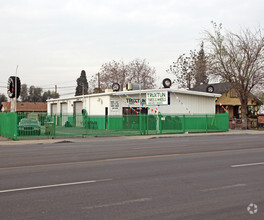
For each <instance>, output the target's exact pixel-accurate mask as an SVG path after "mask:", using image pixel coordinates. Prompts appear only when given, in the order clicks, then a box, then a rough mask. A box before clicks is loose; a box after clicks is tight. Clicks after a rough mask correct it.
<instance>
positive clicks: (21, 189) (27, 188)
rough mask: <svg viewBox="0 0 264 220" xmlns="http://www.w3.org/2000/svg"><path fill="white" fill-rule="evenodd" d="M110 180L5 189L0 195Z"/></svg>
mask: <svg viewBox="0 0 264 220" xmlns="http://www.w3.org/2000/svg"><path fill="white" fill-rule="evenodd" d="M110 180H112V179H102V180H89V181H82V182H73V183H61V184H54V185H46V186H33V187H26V188H18V189H6V190H1V191H0V193H8V192H17V191H26V190H34V189H44V188H53V187H61V186H73V185H81V184H89V183H96V182H104V181H110Z"/></svg>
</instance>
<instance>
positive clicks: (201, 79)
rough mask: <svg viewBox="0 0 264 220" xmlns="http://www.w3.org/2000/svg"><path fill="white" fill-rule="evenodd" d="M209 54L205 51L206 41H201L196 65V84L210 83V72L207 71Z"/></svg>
mask: <svg viewBox="0 0 264 220" xmlns="http://www.w3.org/2000/svg"><path fill="white" fill-rule="evenodd" d="M207 60H208V56H206V55H205V52H204V43H203V42H202V43H201V48H200V50H199V52H198V54H197V56H196V60H195V66H194V79H195V83H194V86H199V85H200V84H207V83H208V81H209V80H208V73H207V62H208V61H207Z"/></svg>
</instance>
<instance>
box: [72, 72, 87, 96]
mask: <svg viewBox="0 0 264 220" xmlns="http://www.w3.org/2000/svg"><path fill="white" fill-rule="evenodd" d="M76 81H77V87H76V90H75V96H78V95H86V94H88V82H87V78H86V73H85V71H84V70H82V72H81V75H80V77H79V78H78V79H77V80H76Z"/></svg>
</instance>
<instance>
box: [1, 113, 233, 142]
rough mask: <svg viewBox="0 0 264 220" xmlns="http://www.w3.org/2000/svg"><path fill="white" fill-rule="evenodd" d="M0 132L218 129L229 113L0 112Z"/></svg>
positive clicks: (50, 134) (118, 132) (10, 134)
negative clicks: (49, 113)
mask: <svg viewBox="0 0 264 220" xmlns="http://www.w3.org/2000/svg"><path fill="white" fill-rule="evenodd" d="M0 123H1V124H0V135H1V136H6V137H9V138H12V139H14V140H16V139H22V138H27V137H28V138H34V137H41V138H42V137H47V138H49V137H80V136H121V135H148V134H173V133H185V132H219V131H228V130H229V117H228V114H227V113H226V114H212V115H163V114H159V115H145V114H142V115H140V114H138V115H121V116H89V115H52V116H51V115H47V114H34V113H30V114H16V113H2V114H1V115H0Z"/></svg>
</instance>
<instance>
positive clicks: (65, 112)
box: [61, 103, 68, 126]
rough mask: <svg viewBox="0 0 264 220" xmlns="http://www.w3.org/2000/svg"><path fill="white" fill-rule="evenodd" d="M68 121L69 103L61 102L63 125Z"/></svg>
mask: <svg viewBox="0 0 264 220" xmlns="http://www.w3.org/2000/svg"><path fill="white" fill-rule="evenodd" d="M66 121H68V105H67V103H61V125H62V126H64V125H65V123H66Z"/></svg>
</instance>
